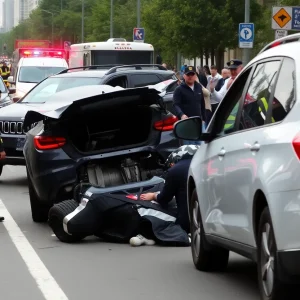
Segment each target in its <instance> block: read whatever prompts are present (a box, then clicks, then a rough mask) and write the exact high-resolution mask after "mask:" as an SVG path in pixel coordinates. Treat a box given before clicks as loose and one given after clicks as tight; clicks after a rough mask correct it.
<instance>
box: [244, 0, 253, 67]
mask: <svg viewBox="0 0 300 300" xmlns="http://www.w3.org/2000/svg"><path fill="white" fill-rule="evenodd" d="M245 23H250V0H245ZM253 34H254V33H253ZM250 54H251V49H247V48H245V49H243V63H244V65H246V64H247V63H248V62H249V61H250Z"/></svg>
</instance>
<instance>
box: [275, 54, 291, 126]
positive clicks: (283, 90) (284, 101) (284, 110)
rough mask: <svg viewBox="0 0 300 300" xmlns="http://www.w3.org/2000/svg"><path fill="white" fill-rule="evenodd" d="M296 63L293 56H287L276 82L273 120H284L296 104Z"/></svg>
mask: <svg viewBox="0 0 300 300" xmlns="http://www.w3.org/2000/svg"><path fill="white" fill-rule="evenodd" d="M295 71H296V68H295V63H294V61H293V60H292V59H291V58H285V59H284V61H283V64H282V66H281V69H280V72H279V76H278V80H277V83H276V88H275V93H274V99H273V101H272V122H279V121H282V120H283V119H284V118H285V117H286V115H287V114H288V113H289V111H290V110H291V109H292V107H293V105H294V104H295V101H296V97H295V85H296V78H295V76H296V75H295Z"/></svg>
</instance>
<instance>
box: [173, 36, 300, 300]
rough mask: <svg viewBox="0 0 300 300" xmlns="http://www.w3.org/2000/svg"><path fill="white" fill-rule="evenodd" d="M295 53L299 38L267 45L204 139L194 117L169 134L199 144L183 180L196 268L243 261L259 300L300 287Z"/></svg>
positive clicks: (298, 72)
mask: <svg viewBox="0 0 300 300" xmlns="http://www.w3.org/2000/svg"><path fill="white" fill-rule="evenodd" d="M299 53H300V34H294V35H290V36H287V37H284V38H282V39H279V40H277V41H274V42H273V43H272V44H270V45H268V46H267V47H265V48H264V49H263V50H262V51H261V52H260V54H259V55H258V56H257V57H255V58H254V59H253V60H252V61H251V62H250V63H249V64H248V65H247V66H246V67H245V68H244V69H243V71H242V72H241V73H240V74H239V76H238V77H237V79H236V80H235V82H234V83H233V85H232V86H231V88H230V89H229V90H228V92H227V94H226V96H225V98H224V99H223V101H222V102H221V104H220V105H219V107H218V109H217V111H216V113H215V114H214V116H213V118H212V120H211V122H210V124H209V126H208V128H207V131H206V132H205V133H202V132H201V131H202V130H201V120H200V119H199V118H198V117H193V118H190V119H187V120H184V121H179V122H177V123H176V125H175V127H174V133H175V135H176V137H177V138H180V139H185V140H202V141H204V142H205V143H203V144H202V146H201V148H200V149H199V150H198V152H197V153H196V154H195V156H194V158H193V161H192V163H191V166H190V170H189V177H188V207H189V214H190V221H191V233H192V256H193V261H194V264H195V266H196V268H197V269H199V270H201V271H223V270H225V268H226V267H227V264H228V257H229V251H233V252H236V253H238V254H241V255H243V256H245V257H247V258H250V259H252V260H254V261H256V262H257V265H258V280H259V287H260V293H261V299H263V300H266V299H268V300H275V299H276V300H278V299H292V298H286V296H287V292H288V291H290V290H291V289H290V288H288V289H286V290H285V291H284V287H285V286H286V284H290V283H294V282H295V283H298V284H299V279H300V117H299V116H300V55H299ZM297 100H298V101H297ZM282 291H284V293H283V295H284V297H283V298H281V295H282Z"/></svg>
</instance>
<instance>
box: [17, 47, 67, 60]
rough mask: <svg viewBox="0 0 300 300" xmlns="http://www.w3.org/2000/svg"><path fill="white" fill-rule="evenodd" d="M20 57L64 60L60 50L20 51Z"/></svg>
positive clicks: (63, 52) (64, 54)
mask: <svg viewBox="0 0 300 300" xmlns="http://www.w3.org/2000/svg"><path fill="white" fill-rule="evenodd" d="M20 54H21V57H56V58H65V56H66V53H65V51H64V50H61V49H22V50H21V51H20Z"/></svg>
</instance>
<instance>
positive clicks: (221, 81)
mask: <svg viewBox="0 0 300 300" xmlns="http://www.w3.org/2000/svg"><path fill="white" fill-rule="evenodd" d="M221 76H222V78H221V79H219V81H218V83H217V85H216V87H215V90H216V91H217V92H218V91H219V90H220V89H221V88H222V86H223V85H224V83H225V80H226V79H228V78H229V77H230V71H229V69H228V68H227V67H226V68H224V69H223V70H222V72H221Z"/></svg>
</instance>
